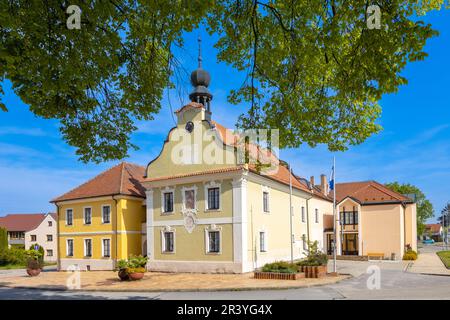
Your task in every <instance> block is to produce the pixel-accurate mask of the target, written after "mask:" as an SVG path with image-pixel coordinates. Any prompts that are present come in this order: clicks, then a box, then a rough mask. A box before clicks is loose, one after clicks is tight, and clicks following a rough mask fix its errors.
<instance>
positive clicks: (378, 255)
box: [367, 252, 384, 260]
mask: <svg viewBox="0 0 450 320" xmlns="http://www.w3.org/2000/svg"><path fill="white" fill-rule="evenodd" d="M367 257H368V258H369V259H370V258H371V257H374V258H378V259H379V260H383V258H384V253H382V252H369V253H368V254H367Z"/></svg>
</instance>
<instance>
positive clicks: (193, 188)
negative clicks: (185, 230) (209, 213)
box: [181, 185, 198, 214]
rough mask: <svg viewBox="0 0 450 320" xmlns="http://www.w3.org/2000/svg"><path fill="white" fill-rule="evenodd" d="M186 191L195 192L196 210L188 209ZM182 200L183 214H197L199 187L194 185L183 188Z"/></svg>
mask: <svg viewBox="0 0 450 320" xmlns="http://www.w3.org/2000/svg"><path fill="white" fill-rule="evenodd" d="M186 191H194V209H187V208H186V195H185V192H186ZM181 199H182V203H181V211H182V212H183V213H185V212H193V213H195V214H197V210H198V208H197V186H196V185H193V186H190V187H181Z"/></svg>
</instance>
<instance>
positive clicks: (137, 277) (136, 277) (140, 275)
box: [128, 272, 144, 281]
mask: <svg viewBox="0 0 450 320" xmlns="http://www.w3.org/2000/svg"><path fill="white" fill-rule="evenodd" d="M128 276H129V277H130V280H133V281H135V280H141V279H142V278H143V277H144V273H141V272H133V273H130V274H129V275H128Z"/></svg>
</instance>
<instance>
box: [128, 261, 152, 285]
mask: <svg viewBox="0 0 450 320" xmlns="http://www.w3.org/2000/svg"><path fill="white" fill-rule="evenodd" d="M147 261H148V258H147V257H143V256H141V255H139V256H131V258H130V259H128V268H127V273H128V276H129V277H130V280H140V279H142V278H143V277H144V273H145V267H146V265H147Z"/></svg>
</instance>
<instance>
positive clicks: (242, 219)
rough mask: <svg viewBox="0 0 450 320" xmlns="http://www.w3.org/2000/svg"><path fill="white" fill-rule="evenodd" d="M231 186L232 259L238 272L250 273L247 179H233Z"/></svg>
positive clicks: (242, 177)
mask: <svg viewBox="0 0 450 320" xmlns="http://www.w3.org/2000/svg"><path fill="white" fill-rule="evenodd" d="M232 186H233V257H234V262H235V263H236V264H239V265H240V272H248V271H251V265H250V266H249V263H248V258H247V255H248V236H247V235H248V226H247V219H248V212H247V179H246V178H245V177H244V176H241V177H239V178H237V179H234V180H233V182H232Z"/></svg>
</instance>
